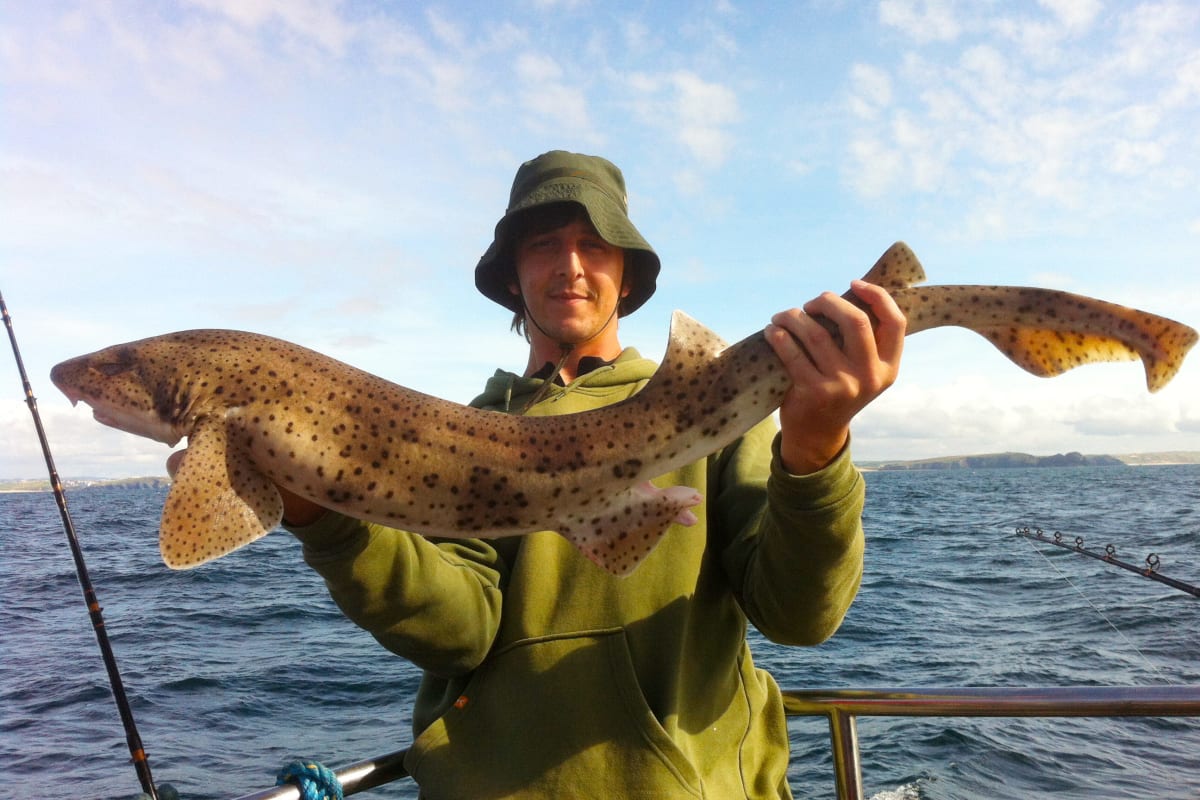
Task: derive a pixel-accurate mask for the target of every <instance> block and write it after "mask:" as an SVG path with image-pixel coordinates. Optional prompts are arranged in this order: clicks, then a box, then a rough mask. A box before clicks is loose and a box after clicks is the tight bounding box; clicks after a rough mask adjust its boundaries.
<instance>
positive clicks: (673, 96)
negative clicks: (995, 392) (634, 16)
mask: <svg viewBox="0 0 1200 800" xmlns="http://www.w3.org/2000/svg"><path fill="white" fill-rule="evenodd" d="M626 84H627V85H628V86H629V87H630V88H631V89H632V90H633V91H634V92H635V95H636V98H635V102H634V105H635V108H636V110H637V113H638V116H639V117H640V118H641V119H642V120H643V121H644V122H645V123H647V124H651V125H654V126H657V127H662V128H665V129H666V130H668V131H670V132H671V135H672V136H673V137H674V138H675V140H676V141H678V142H679V143H680V144H682V145H683V146H684V147H685V148H686V150H687V152H688V153H689V154H690V155H691V157H692V158H693V159H694V160H695V161H696V162H698V164H699V165H700V166H702V167H704V168H707V169H713V168H716V167H719V166H720V165H721V164H723V163H724V162H725V160H726V158H728V156H729V152H730V151H731V150H732V148H733V144H734V136H733V134H732V132H731V131H730V130H729V129H730V127H732V126H733V125H735V124H736V123H737V122H738V121H739V120H740V119H741V110H740V107H739V104H738V97H737V93H736V92H734V91H733V90H732V89H731V88H729V87H728V86H726V85H724V84H721V83H716V82H712V81H706V80H704V79H703V78H701V77H700V76H699V75H697V74H695V73H694V72H691V71H688V70H676V71H674V72H670V73H665V74H649V73H644V72H639V73H633V74H631V75H629V76H628V77H627V78H626Z"/></svg>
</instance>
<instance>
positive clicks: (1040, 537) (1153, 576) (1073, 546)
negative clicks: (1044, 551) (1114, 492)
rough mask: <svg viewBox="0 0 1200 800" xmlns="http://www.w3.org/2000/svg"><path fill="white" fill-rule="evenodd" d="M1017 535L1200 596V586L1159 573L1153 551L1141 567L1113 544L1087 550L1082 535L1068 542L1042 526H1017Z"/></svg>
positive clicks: (1156, 555)
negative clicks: (1121, 555) (1122, 556)
mask: <svg viewBox="0 0 1200 800" xmlns="http://www.w3.org/2000/svg"><path fill="white" fill-rule="evenodd" d="M1017 535H1018V536H1024V537H1025V538H1026V539H1032V540H1034V541H1038V542H1046V543H1047V544H1052V545H1055V546H1056V547H1061V548H1062V549H1064V550H1069V551H1071V552H1072V553H1078V554H1079V555H1081V556H1088V557H1089V558H1094V559H1096V560H1097V561H1103V562H1104V563H1106V564H1112V565H1114V566H1117V567H1121V568H1122V569H1127V570H1129V571H1130V572H1136V573H1137V574H1138V575H1141V576H1142V577H1143V578H1149V579H1150V580H1153V581H1158V582H1159V583H1165V584H1166V585H1167V586H1170V587H1171V588H1173V589H1178V590H1179V591H1181V592H1187V593H1188V594H1190V595H1192V596H1193V597H1200V586H1193V585H1192V584H1190V583H1184V582H1183V581H1180V580H1176V579H1175V578H1168V577H1167V576H1166V575H1161V574H1159V571H1158V567H1159V564H1160V563H1161V562H1160V561H1159V558H1158V554H1156V553H1151V554H1150V555H1148V556H1146V566H1144V567H1140V566H1137V565H1136V564H1130V563H1129V562H1127V561H1121V560H1120V559H1118V558H1117V548H1116V547H1114V546H1113V545H1111V544H1107V545H1105V546H1104V552H1103V553H1100V552H1097V551H1095V550H1085V549H1084V547H1083V537H1082V536H1076V537H1075V541H1074V542H1073V543H1067V542H1066V541H1064V540H1063V535H1062V534H1061V533H1059V532H1058V531H1055V532H1054V535H1053V536H1046V535H1045V534H1044V533H1043V532H1042V529H1041V528H1036V529H1030V528H1028V527H1024V528H1017Z"/></svg>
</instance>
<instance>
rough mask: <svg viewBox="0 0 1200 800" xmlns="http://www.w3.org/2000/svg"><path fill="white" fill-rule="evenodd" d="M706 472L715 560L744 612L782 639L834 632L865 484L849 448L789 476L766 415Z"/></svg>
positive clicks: (848, 586) (848, 592) (857, 558)
mask: <svg viewBox="0 0 1200 800" xmlns="http://www.w3.org/2000/svg"><path fill="white" fill-rule="evenodd" d="M712 474H713V477H714V479H715V480H717V481H719V483H718V485H717V486H715V487H713V486H710V496H714V497H716V498H717V499H718V502H717V503H716V504H715V505H716V508H717V509H719V510H718V511H717V512H716V513H717V514H718V517H717V519H716V520H715V521H714V522H715V524H717V525H720V526H721V531H722V532H723V533H724V539H725V541H726V545H725V548H724V551H723V554H722V560H723V564H724V567H725V570H726V573H727V575H728V576H729V580H730V583H731V585H732V586H733V588H734V592H735V593H736V594H737V596H738V599H739V601H740V603H741V605H742V609H743V611H744V612H745V614H746V616H747V617H748V618H749V620H750V621H751V622H752V623H753V624H754V626H755V627H757V628H758V629H759V630H760V631H761V632H762V633H763V635H764V636H766V637H767V638H769V639H771V640H772V641H775V642H778V643H780V644H791V645H814V644H819V643H820V642H822V641H824V640H825V639H827V638H829V637H830V636H832V635H833V633H834V631H836V630H837V629H838V626H839V625H841V622H842V618H843V617H844V616H845V614H846V611H847V610H848V609H849V607H850V604H851V602H852V601H853V600H854V597H855V595H856V594H857V592H858V587H859V584H860V582H861V580H862V572H863V548H864V535H863V528H862V510H863V503H864V499H865V485H864V481H863V479H862V475H861V473H859V471H858V470H857V469H856V468H855V466H854V464H853V463H852V462H851V460H850V454H849V447H847V448H846V449H845V450H843V451H842V453H840V454H839V455H838V457H837V458H836V459H834V461H833V462H832V463H830V464H829V465H828V466H826V467H825V468H824V469H822V470H820V471H819V472H815V473H812V474H811V475H790V474H788V473H787V472H786V471H785V470H784V469H783V467H782V465H781V461H780V458H779V439H778V434H777V432H776V428H775V425H774V424H773V421H771V420H768V421H767V422H765V423H763V424H761V425H759V426H757V427H756V428H754V429H753V430H752V431H750V433H748V434H746V436H745V437H744V438H743V439H742V440H741V441H740V442H738V443H737V444H736V445H735V446H734V447H732V448H730V449H728V450H727V451H726V452H725V453H722V454H721V457H720V458H719V460H718V462H717V464H715V465H714V470H713V473H712ZM718 540H719V539H718Z"/></svg>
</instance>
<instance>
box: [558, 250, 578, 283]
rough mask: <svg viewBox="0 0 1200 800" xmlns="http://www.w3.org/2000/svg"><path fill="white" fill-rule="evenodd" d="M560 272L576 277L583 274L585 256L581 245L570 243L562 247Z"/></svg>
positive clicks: (563, 274) (559, 264)
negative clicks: (582, 253) (581, 251)
mask: <svg viewBox="0 0 1200 800" xmlns="http://www.w3.org/2000/svg"><path fill="white" fill-rule="evenodd" d="M558 272H559V274H560V275H562V276H564V277H567V278H575V277H578V276H580V275H582V274H583V256H582V255H581V254H580V252H579V246H578V245H575V244H568V245H567V246H566V247H564V248H563V249H562V251H561V252H560V254H559V259H558Z"/></svg>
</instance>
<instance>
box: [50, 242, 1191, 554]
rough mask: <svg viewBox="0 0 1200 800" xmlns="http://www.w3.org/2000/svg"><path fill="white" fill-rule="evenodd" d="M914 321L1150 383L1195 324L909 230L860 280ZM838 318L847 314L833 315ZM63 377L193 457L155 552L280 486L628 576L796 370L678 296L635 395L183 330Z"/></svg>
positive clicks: (262, 505) (227, 539)
mask: <svg viewBox="0 0 1200 800" xmlns="http://www.w3.org/2000/svg"><path fill="white" fill-rule="evenodd" d="M864 279H865V280H867V281H869V282H871V283H876V284H879V285H881V286H883V287H884V288H886V289H887V290H888V292H889V293H890V294H891V295H892V297H893V298H895V300H896V303H897V304H898V305H899V306H900V308H901V309H902V310H903V311H904V313H905V314H906V315H907V317H908V328H907V333H909V334H912V333H917V332H919V331H923V330H926V329H929V328H934V327H939V326H946V325H953V326H960V327H965V328H968V329H970V330H973V331H975V332H977V333H979V334H981V335H982V336H984V337H986V338H987V339H988V341H990V342H992V344H994V345H995V346H996V347H997V348H999V349H1000V350H1001V351H1002V352H1003V353H1004V354H1005V355H1006V356H1008V358H1009V359H1011V360H1012V361H1014V362H1015V363H1017V364H1018V365H1019V366H1021V367H1022V368H1024V369H1026V370H1028V371H1029V372H1032V373H1034V374H1035V375H1042V376H1050V375H1057V374H1059V373H1061V372H1064V371H1066V370H1068V369H1071V368H1073V367H1076V366H1078V365H1080V364H1085V363H1089V362H1095V361H1112V360H1119V359H1136V358H1141V360H1142V362H1143V364H1144V366H1145V372H1146V380H1147V385H1148V387H1149V389H1150V390H1151V391H1155V390H1157V389H1158V388H1160V387H1161V386H1163V385H1164V384H1166V383H1167V382H1168V381H1169V380H1170V379H1171V377H1172V376H1173V375H1174V374H1175V373H1176V371H1177V370H1178V369H1179V367H1180V365H1181V363H1182V361H1183V358H1184V356H1185V354H1186V353H1187V351H1188V349H1190V348H1191V346H1192V345H1193V344H1195V342H1196V338H1197V334H1196V332H1195V331H1194V330H1192V329H1191V328H1189V327H1187V326H1185V325H1182V324H1180V323H1178V322H1173V321H1171V320H1168V319H1165V318H1163V317H1158V316H1155V315H1153V314H1148V313H1146V312H1143V311H1137V310H1134V309H1130V308H1126V307H1124V306H1119V305H1115V304H1112V303H1106V302H1104V301H1101V300H1095V299H1092V298H1088V297H1083V296H1080V295H1074V294H1068V293H1065V292H1060V291H1052V290H1047V289H1038V288H1022V287H1003V286H929V287H923V288H918V287H916V286H915V284H919V283H921V282H923V281H924V280H925V275H924V271H923V270H922V269H921V265H920V263H919V262H918V261H917V259H916V257H915V256H914V255H913V253H912V251H911V250H909V248H908V247H907V246H906V245H904V244H903V243H902V242H898V243H897V244H895V245H893V246H892V247H891V248H890V249H889V250H888V251H887V252H886V253H884V255H883V256H882V257H881V258H880V259H879V261H878V262H877V263H876V264H875V265H874V267H872V269H871V270H870V271H869V272H868V273H867V275H866V276H865V277H864ZM834 331H835V332H836V328H834ZM50 377H51V380H52V381H53V382H54V384H55V385H56V386H57V387H58V388H59V389H61V390H62V391H63V393H64V394H66V396H67V397H68V398H69V399H70V400H71V401H72V403H77V402H79V401H80V400H82V401H84V402H85V403H87V404H89V405H91V406H92V408H93V411H94V416H95V418H96V419H97V420H98V421H100V422H102V423H104V424H106V425H111V426H113V427H116V428H119V429H122V430H125V431H128V432H130V433H135V434H138V435H141V436H146V437H149V438H151V439H156V440H158V441H161V442H164V443H166V444H168V445H172V446H173V445H174V444H176V443H177V442H178V441H179V440H180V439H181V438H182V437H185V436H186V437H187V439H188V456H187V458H186V459H185V460H184V462H183V464H182V466H181V468H180V469H179V471H178V473H177V474H176V476H175V481H174V483H173V485H172V487H171V490H170V492H169V494H168V495H167V499H166V503H165V505H164V508H163V514H162V520H161V526H160V549H161V552H162V556H163V560H164V561H165V562H166V564H167V565H168V566H170V567H172V568H175V569H186V568H191V567H195V566H198V565H200V564H203V563H205V562H207V561H210V560H212V559H215V558H218V557H220V556H222V555H225V554H227V553H229V552H231V551H233V550H235V549H237V548H239V547H241V546H243V545H245V544H248V543H249V542H251V541H254V540H255V539H258V538H259V537H261V536H263V535H265V534H266V533H268V532H269V531H271V530H272V529H273V528H275V527H276V526H277V525H279V523H280V521H281V517H282V511H283V505H282V500H281V498H280V495H279V492H278V490H277V489H276V487H277V486H280V487H284V488H286V489H288V490H289V491H291V492H294V493H295V494H297V495H300V496H301V497H304V498H307V499H308V500H311V501H313V502H316V503H318V504H320V505H322V506H324V507H326V508H330V509H334V510H336V511H340V512H342V513H344V514H347V515H350V516H352V517H356V518H359V519H363V520H367V521H372V522H377V523H382V524H385V525H387V526H390V527H393V528H400V529H403V530H409V531H414V532H417V533H420V534H424V535H427V536H433V537H446V538H464V537H499V536H515V535H520V534H525V533H530V532H533V531H546V530H549V531H556V532H558V533H559V534H561V535H562V536H563V537H565V538H566V539H567V540H568V541H569V542H571V544H573V545H574V546H575V547H576V548H578V550H579V551H580V552H582V553H583V554H584V555H585V556H586V557H588V558H589V559H591V560H592V561H594V562H595V563H596V564H598V565H599V566H600V567H602V568H604V569H606V570H608V571H609V572H611V573H613V574H616V575H623V574H627V573H628V572H630V571H631V570H632V569H633V568H634V567H635V566H636V565H637V564H638V563H639V562H640V561H641V560H642V559H643V558H644V557H645V556H646V555H647V554H648V553H649V552H650V551H651V550H652V549H653V547H654V546H655V544H656V543H657V542H658V540H659V539H660V538H661V537H662V536H663V535H664V533H666V531H667V530H669V529H670V527H671V526H672V525H675V524H681V525H689V524H692V523H693V522H694V521H695V519H696V517H695V515H694V513H693V512H692V511H691V509H692V508H693V507H694V506H696V505H697V504H699V503H700V502H701V500H702V497H701V495H700V494H699V493H698V492H696V491H695V490H693V489H691V488H688V487H679V486H676V487H669V488H666V489H660V488H658V487H655V486H654V485H653V484H652V483H651V482H650V479H652V478H655V477H657V476H661V475H664V474H666V473H668V472H670V471H671V470H673V469H676V468H679V467H682V466H684V465H685V464H688V463H690V462H692V461H695V460H696V459H699V458H703V457H704V456H706V455H708V454H709V453H712V452H715V451H716V450H718V449H719V448H721V447H724V446H725V445H727V444H729V443H731V442H733V441H734V440H736V439H737V438H738V437H739V436H741V435H742V434H744V433H745V432H746V431H748V430H749V429H750V428H751V427H752V426H754V425H755V424H757V423H758V422H759V421H761V420H762V419H764V418H765V417H767V416H768V415H770V414H771V413H772V412H773V411H774V410H775V409H776V408H777V407H778V406H779V404H780V402H781V401H782V398H783V395H784V393H785V392H786V391H787V389H788V388H789V381H788V378H787V376H786V374H785V373H784V371H783V369H782V367H781V365H780V363H779V361H778V359H777V358H776V357H775V356H774V353H773V351H772V350H771V348H770V346H769V345H768V344H767V342H766V339H765V337H764V335H763V333H762V332H758V333H755V334H753V335H751V336H749V337H747V338H746V339H743V340H742V341H740V342H738V343H737V344H734V345H732V346H730V345H727V344H726V343H725V342H724V341H722V340H721V339H720V338H719V337H718V336H717V335H716V334H714V333H712V332H711V331H709V330H708V329H707V328H705V327H704V326H703V325H701V324H700V323H698V322H696V321H695V320H693V319H691V318H690V317H688V316H687V315H685V314H683V313H681V312H676V313H675V315H674V317H673V318H672V322H671V329H670V339H669V342H668V345H667V350H666V354H665V356H664V358H663V361H662V364H661V366H660V367H659V368H658V370H657V372H656V373H655V375H654V376H653V378H652V379H651V380H650V381H649V382H648V383H647V385H646V386H645V387H644V388H643V389H642V390H641V391H640V392H638V393H637V394H635V395H633V396H632V397H630V398H629V399H627V400H625V401H623V402H620V403H617V404H614V405H610V406H607V407H605V408H601V409H597V410H593V411H585V412H581V413H577V414H568V415H561V416H519V415H512V414H504V413H500V412H496V411H485V410H480V409H475V408H471V407H468V406H463V405H459V404H457V403H452V402H449V401H447V400H442V399H439V398H436V397H432V396H429V395H426V394H423V393H420V392H417V391H414V390H412V389H408V388H405V387H403V386H399V385H397V384H394V383H391V382H389V381H386V380H384V379H383V378H380V377H377V376H375V375H372V374H370V373H367V372H364V371H362V370H360V369H356V368H355V367H352V366H350V365H348V364H344V363H342V362H340V361H336V360H334V359H332V358H329V357H328V356H325V355H322V354H320V353H317V352H315V351H313V350H309V349H307V348H304V347H301V346H299V345H296V344H292V343H290V342H285V341H281V340H279V339H274V338H271V337H268V336H262V335H259V334H254V333H245V332H240V331H228V330H190V331H182V332H178V333H169V334H166V335H163V336H156V337H152V338H149V339H142V340H140V341H135V342H130V343H127V344H120V345H115V346H112V347H109V348H106V349H104V350H100V351H97V352H95V353H91V354H89V355H84V356H79V357H78V358H74V359H71V360H69V361H65V362H63V363H61V364H58V365H57V366H55V367H54V369H53V370H52V371H51V375H50Z"/></svg>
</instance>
